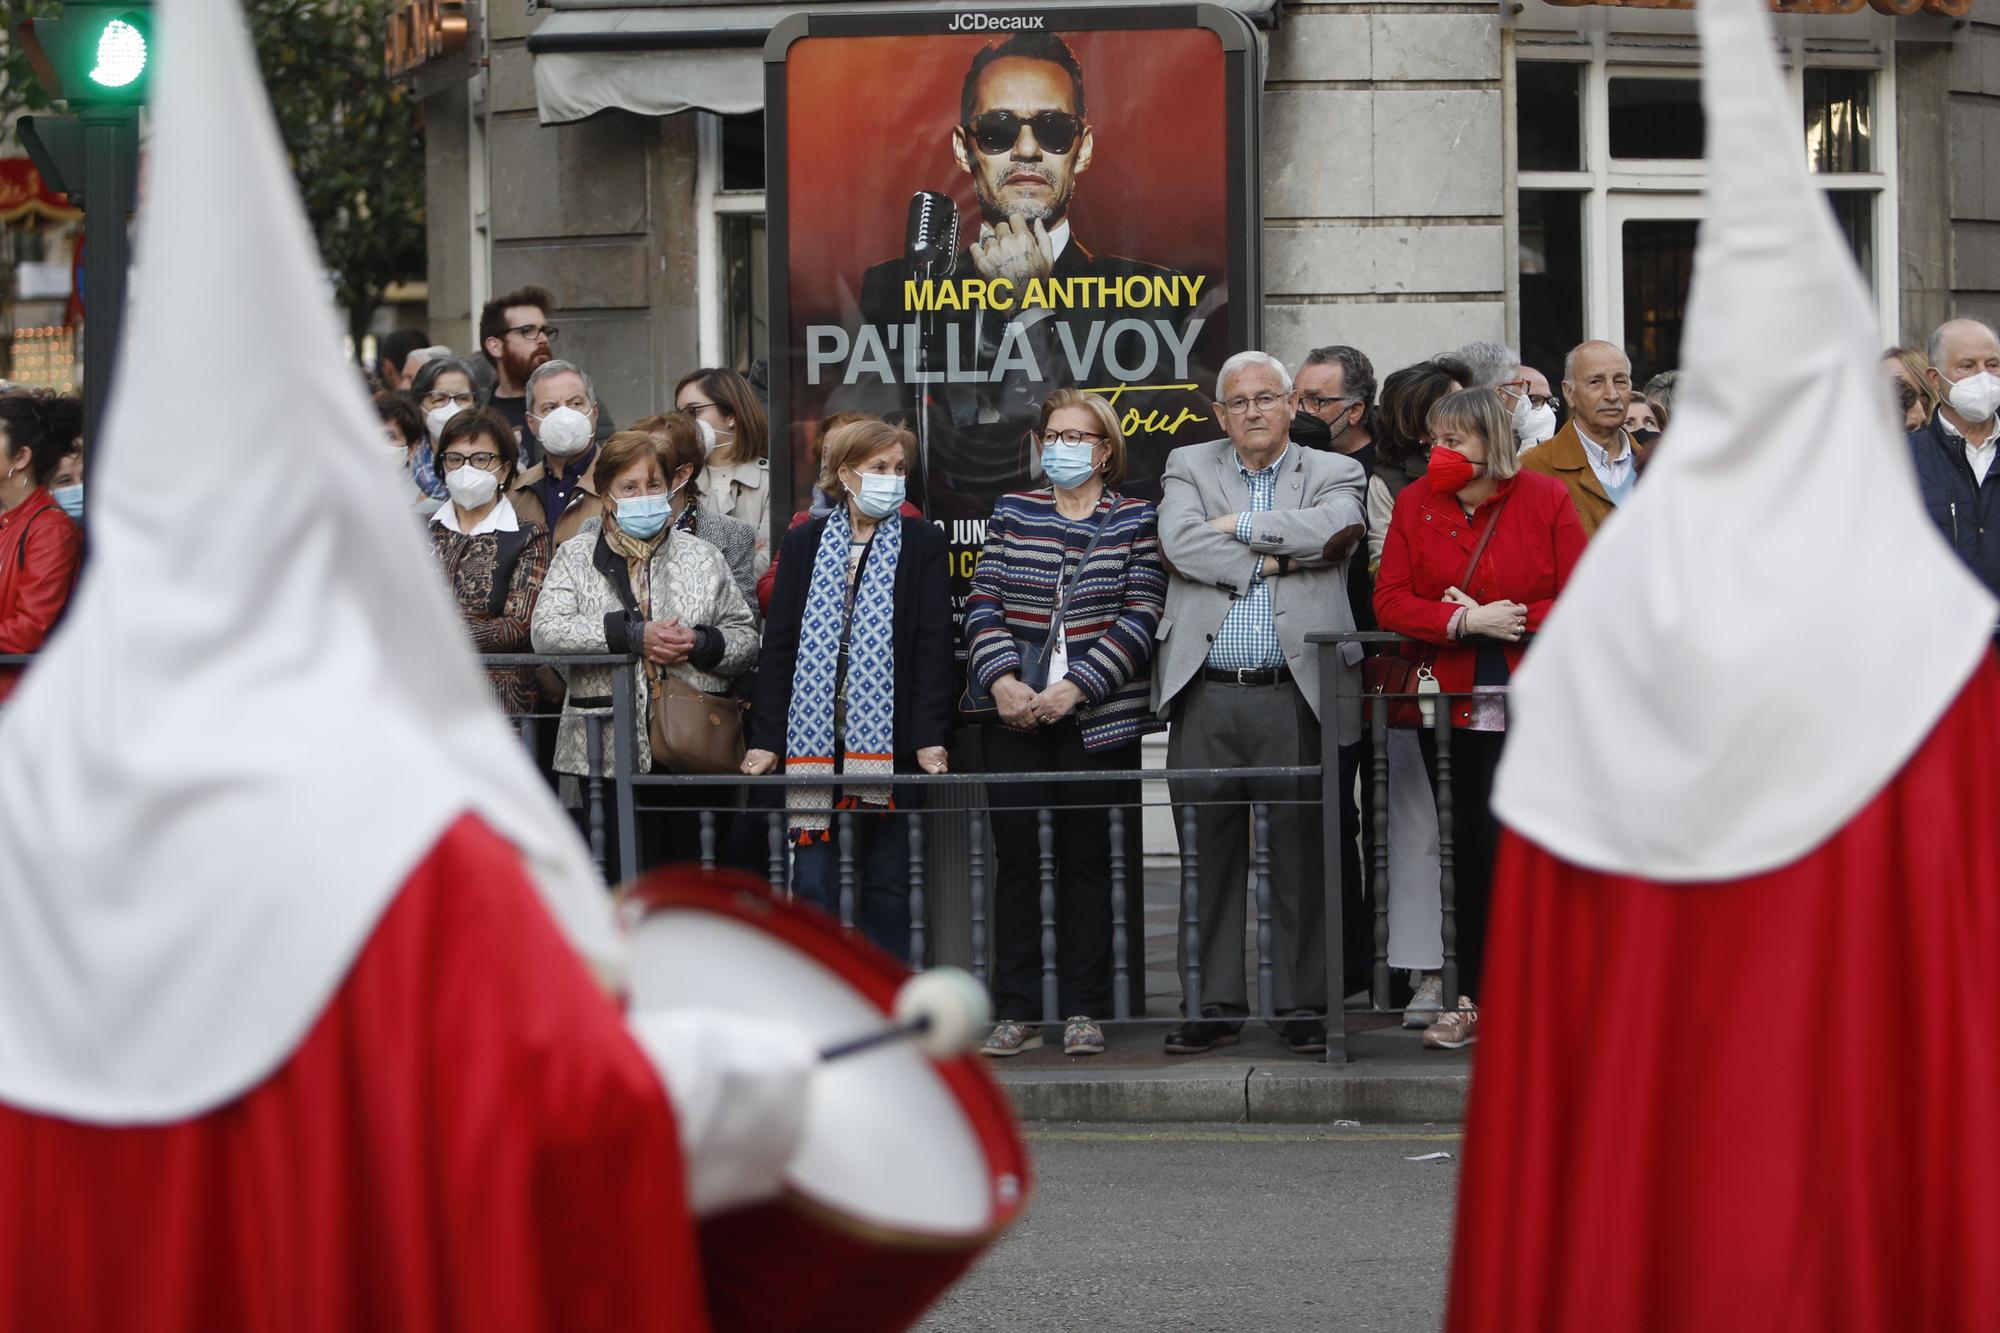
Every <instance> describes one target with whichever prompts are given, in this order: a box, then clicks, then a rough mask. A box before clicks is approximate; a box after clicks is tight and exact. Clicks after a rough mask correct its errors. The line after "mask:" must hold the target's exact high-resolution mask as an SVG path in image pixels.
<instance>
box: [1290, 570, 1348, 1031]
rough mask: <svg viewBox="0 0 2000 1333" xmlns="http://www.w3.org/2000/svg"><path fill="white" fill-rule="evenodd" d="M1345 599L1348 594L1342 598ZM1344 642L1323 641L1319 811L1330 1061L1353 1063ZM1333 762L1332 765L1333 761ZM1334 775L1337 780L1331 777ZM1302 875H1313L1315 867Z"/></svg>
mask: <svg viewBox="0 0 2000 1333" xmlns="http://www.w3.org/2000/svg"><path fill="white" fill-rule="evenodd" d="M1340 595H1341V596H1345V595H1346V594H1345V593H1342V594H1340ZM1340 677H1341V663H1340V639H1339V636H1329V637H1328V638H1325V639H1321V640H1319V738H1320V746H1319V758H1320V766H1319V771H1320V779H1319V809H1320V861H1321V862H1322V867H1321V880H1320V882H1321V884H1322V885H1323V886H1324V890H1325V894H1326V898H1325V902H1324V904H1323V913H1322V914H1323V916H1324V918H1325V921H1326V1062H1327V1063H1328V1064H1345V1063H1347V1003H1346V1001H1347V932H1346V924H1345V918H1344V915H1343V913H1344V910H1345V907H1346V902H1347V897H1346V895H1347V886H1346V885H1345V884H1343V883H1341V874H1340V838H1341V829H1340V807H1341V802H1342V801H1343V799H1344V797H1343V794H1342V793H1341V791H1340V781H1339V773H1340V710H1341V708H1342V706H1343V704H1344V702H1345V697H1344V696H1343V695H1342V694H1341V692H1340ZM1329 761H1331V762H1329ZM1329 772H1331V773H1332V774H1333V776H1331V777H1329V776H1328V773H1329ZM1299 873H1301V874H1307V875H1309V874H1311V873H1312V869H1311V867H1309V866H1301V867H1299Z"/></svg>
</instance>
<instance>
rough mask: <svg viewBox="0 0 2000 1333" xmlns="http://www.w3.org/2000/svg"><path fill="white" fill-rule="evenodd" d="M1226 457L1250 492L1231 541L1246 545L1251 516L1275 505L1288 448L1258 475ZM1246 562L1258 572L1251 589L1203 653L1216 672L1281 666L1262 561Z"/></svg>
mask: <svg viewBox="0 0 2000 1333" xmlns="http://www.w3.org/2000/svg"><path fill="white" fill-rule="evenodd" d="M1231 456H1232V458H1233V459H1234V460H1235V463H1236V470H1237V471H1238V472H1240V473H1242V474H1243V484H1244V485H1245V486H1247V487H1249V489H1250V508H1248V509H1246V510H1245V511H1243V512H1242V513H1241V514H1238V515H1237V516H1236V540H1238V541H1240V542H1245V543H1247V542H1249V540H1250V515H1252V514H1261V513H1264V512H1266V511H1268V510H1269V509H1270V508H1271V507H1272V505H1273V504H1275V503H1276V501H1277V498H1278V474H1279V473H1280V472H1282V471H1284V467H1285V462H1286V460H1288V459H1289V458H1291V456H1292V446H1291V445H1289V444H1287V445H1286V446H1285V452H1283V453H1281V454H1279V455H1278V458H1277V461H1276V462H1274V463H1272V464H1271V466H1269V467H1267V468H1265V469H1263V470H1262V471H1260V472H1252V471H1251V470H1250V469H1249V468H1247V467H1244V466H1243V456H1242V455H1241V454H1236V453H1233V452H1232V455H1231ZM1251 558H1252V559H1254V560H1255V561H1256V562H1257V569H1258V570H1259V571H1260V572H1259V573H1256V574H1253V575H1252V576H1251V578H1250V591H1248V592H1246V593H1244V594H1243V596H1241V597H1239V598H1237V599H1236V601H1235V602H1234V603H1233V604H1232V605H1231V606H1230V608H1229V614H1228V615H1227V616H1225V617H1224V618H1223V621H1222V628H1221V629H1220V630H1218V631H1217V632H1216V635H1215V643H1214V645H1213V646H1212V647H1210V649H1209V650H1208V664H1209V665H1210V666H1212V667H1214V668H1216V669H1217V670H1220V671H1261V670H1270V669H1272V668H1274V667H1281V666H1283V665H1284V664H1285V649H1284V645H1283V644H1281V643H1279V642H1278V622H1277V619H1276V617H1275V616H1273V615H1272V613H1271V585H1270V584H1269V583H1268V582H1267V581H1266V580H1265V578H1264V576H1263V574H1262V572H1261V571H1262V569H1263V567H1264V558H1263V557H1262V556H1260V555H1257V554H1256V553H1255V552H1252V554H1251Z"/></svg>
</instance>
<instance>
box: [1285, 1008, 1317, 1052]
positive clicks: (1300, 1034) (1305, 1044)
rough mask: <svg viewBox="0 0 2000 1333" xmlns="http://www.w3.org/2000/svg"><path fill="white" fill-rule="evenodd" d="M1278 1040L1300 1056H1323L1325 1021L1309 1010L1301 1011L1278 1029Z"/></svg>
mask: <svg viewBox="0 0 2000 1333" xmlns="http://www.w3.org/2000/svg"><path fill="white" fill-rule="evenodd" d="M1278 1040H1279V1041H1282V1042H1284V1043H1285V1045H1287V1046H1289V1047H1291V1048H1292V1050H1293V1051H1295V1052H1297V1053H1298V1054H1300V1055H1324V1054H1326V1020H1325V1019H1323V1018H1321V1017H1320V1016H1319V1015H1318V1014H1316V1013H1313V1012H1312V1011H1311V1010H1310V1009H1301V1010H1299V1011H1298V1012H1297V1013H1295V1014H1293V1015H1292V1016H1291V1017H1290V1018H1288V1019H1286V1020H1285V1025H1284V1026H1283V1027H1281V1028H1279V1029H1278Z"/></svg>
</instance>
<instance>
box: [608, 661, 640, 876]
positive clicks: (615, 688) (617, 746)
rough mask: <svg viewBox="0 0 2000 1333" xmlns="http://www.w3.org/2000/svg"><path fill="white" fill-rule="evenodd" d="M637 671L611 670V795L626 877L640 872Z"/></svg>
mask: <svg viewBox="0 0 2000 1333" xmlns="http://www.w3.org/2000/svg"><path fill="white" fill-rule="evenodd" d="M636 677H637V672H636V671H635V672H634V673H632V678H629V679H628V678H627V677H626V672H625V669H624V668H623V667H613V668H612V670H611V730H612V733H613V734H612V737H611V755H612V762H613V768H612V774H611V776H612V784H613V785H612V799H613V800H614V801H615V802H616V803H617V814H618V873H619V875H620V877H621V878H624V879H628V880H629V879H636V878H637V877H638V874H639V829H638V816H637V814H636V813H635V811H634V808H633V799H632V778H633V769H634V768H635V767H636V766H637V764H638V755H637V754H636V753H635V747H634V746H633V744H632V711H633V710H632V688H633V683H634V680H635V679H636Z"/></svg>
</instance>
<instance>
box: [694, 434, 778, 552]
mask: <svg viewBox="0 0 2000 1333" xmlns="http://www.w3.org/2000/svg"><path fill="white" fill-rule="evenodd" d="M701 494H702V498H703V499H704V500H706V501H707V502H708V503H709V505H711V506H712V507H713V508H714V509H715V512H716V513H718V514H721V515H723V516H724V517H726V518H733V519H735V520H736V521H737V522H739V523H748V524H749V525H750V526H751V527H752V528H753V529H755V530H756V533H757V556H756V560H755V562H754V563H755V565H756V569H757V573H758V574H759V575H761V574H763V572H764V570H765V569H766V568H767V567H768V566H769V565H770V563H771V464H770V462H769V461H768V460H766V459H762V458H760V459H758V460H757V461H756V462H754V463H710V464H709V465H708V467H707V468H706V469H705V470H704V471H703V472H702V474H701Z"/></svg>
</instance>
